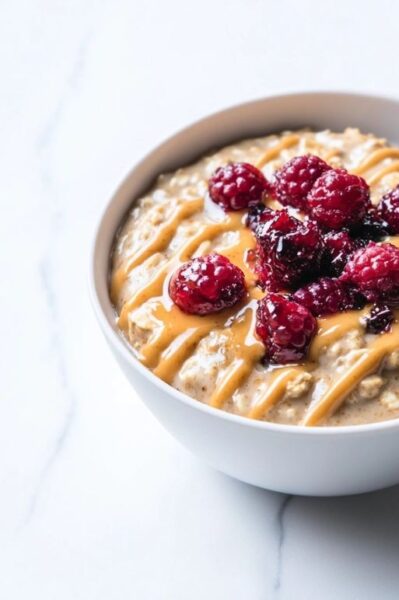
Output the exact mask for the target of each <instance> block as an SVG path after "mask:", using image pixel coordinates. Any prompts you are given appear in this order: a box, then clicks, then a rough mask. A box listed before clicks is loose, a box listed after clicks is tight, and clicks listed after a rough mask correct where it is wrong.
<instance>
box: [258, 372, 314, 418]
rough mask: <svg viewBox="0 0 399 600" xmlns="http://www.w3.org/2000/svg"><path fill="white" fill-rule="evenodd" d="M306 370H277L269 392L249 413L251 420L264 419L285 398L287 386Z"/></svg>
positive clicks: (269, 384) (270, 383)
mask: <svg viewBox="0 0 399 600" xmlns="http://www.w3.org/2000/svg"><path fill="white" fill-rule="evenodd" d="M305 370H306V369H305V368H304V367H283V368H280V369H276V370H275V371H274V373H273V374H272V376H271V380H270V382H269V383H268V387H267V390H266V391H265V393H264V394H263V395H262V397H261V399H260V401H259V402H257V404H256V405H255V406H253V407H252V408H251V410H250V411H249V413H248V415H247V416H248V417H249V418H250V419H263V418H264V417H265V416H266V415H267V413H268V411H269V410H270V409H271V408H273V406H275V405H276V404H277V403H278V402H279V401H280V400H281V398H282V397H283V396H284V394H285V392H286V389H287V384H288V383H289V382H290V381H292V380H293V379H295V377H298V375H300V374H301V373H303V372H304V371H305Z"/></svg>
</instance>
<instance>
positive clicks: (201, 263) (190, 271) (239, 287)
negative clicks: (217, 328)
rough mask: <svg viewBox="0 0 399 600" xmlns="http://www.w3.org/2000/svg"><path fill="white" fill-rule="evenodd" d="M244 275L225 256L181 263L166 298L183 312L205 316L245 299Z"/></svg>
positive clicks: (210, 256) (199, 258) (174, 274)
mask: <svg viewBox="0 0 399 600" xmlns="http://www.w3.org/2000/svg"><path fill="white" fill-rule="evenodd" d="M245 290H246V288H245V279H244V273H243V272H242V271H241V269H239V268H238V267H236V266H235V265H233V263H231V262H230V261H229V259H228V258H226V257H225V256H221V255H220V254H216V253H215V254H208V256H200V257H198V258H193V259H192V260H190V261H189V262H186V263H184V264H183V265H182V266H181V267H179V268H178V269H177V270H176V271H175V272H174V273H173V275H172V277H171V280H170V283H169V295H170V297H171V298H172V300H173V302H174V303H175V304H177V306H178V307H179V308H181V310H182V311H183V312H186V313H190V314H195V315H207V314H210V313H214V312H218V311H219V310H223V309H224V308H229V307H231V306H233V305H234V304H236V303H237V302H239V301H240V300H241V299H242V298H243V296H244V295H245Z"/></svg>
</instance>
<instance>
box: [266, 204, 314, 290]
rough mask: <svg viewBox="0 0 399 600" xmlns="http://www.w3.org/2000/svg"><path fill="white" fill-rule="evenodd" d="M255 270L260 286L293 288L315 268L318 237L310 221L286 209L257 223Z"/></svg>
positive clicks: (304, 280)
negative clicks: (299, 218) (293, 215)
mask: <svg viewBox="0 0 399 600" xmlns="http://www.w3.org/2000/svg"><path fill="white" fill-rule="evenodd" d="M255 237H256V239H257V242H258V244H257V261H256V268H255V270H256V272H257V273H258V276H259V282H260V284H261V286H262V287H264V288H265V289H266V288H267V289H270V290H279V289H282V288H295V287H296V286H297V285H300V284H301V283H303V282H306V281H307V280H309V278H310V276H311V275H312V276H314V274H315V273H317V272H318V269H319V265H320V259H321V251H322V240H321V236H320V231H319V229H318V227H317V225H316V224H315V223H312V222H311V221H307V220H306V221H304V222H302V221H299V220H298V219H295V217H292V216H291V215H289V214H288V212H287V211H286V210H280V211H277V212H276V213H275V216H274V217H273V218H272V219H269V220H268V221H266V222H264V223H259V225H258V226H257V227H256V229H255Z"/></svg>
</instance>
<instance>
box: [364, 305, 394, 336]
mask: <svg viewBox="0 0 399 600" xmlns="http://www.w3.org/2000/svg"><path fill="white" fill-rule="evenodd" d="M394 318H395V317H394V314H393V312H392V310H391V309H390V308H389V306H387V305H386V304H374V306H373V307H372V309H371V311H370V314H369V315H368V316H367V317H366V319H365V325H366V331H367V333H383V332H386V331H389V330H390V328H391V325H392V323H393V321H394Z"/></svg>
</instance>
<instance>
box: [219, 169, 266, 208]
mask: <svg viewBox="0 0 399 600" xmlns="http://www.w3.org/2000/svg"><path fill="white" fill-rule="evenodd" d="M269 189H270V184H269V182H268V181H267V179H266V177H265V176H264V175H263V173H262V172H261V171H259V169H257V168H256V167H254V166H253V165H250V164H249V163H244V162H237V163H229V164H227V165H226V166H224V167H219V168H218V169H216V171H215V172H214V174H213V175H212V177H211V178H210V180H209V195H210V197H211V198H212V200H213V201H214V202H215V203H216V204H219V205H220V206H221V207H222V208H223V210H224V211H226V212H228V211H231V210H242V209H244V208H248V207H249V206H253V205H254V204H258V203H259V202H260V200H261V199H262V196H263V194H264V193H265V191H266V190H269Z"/></svg>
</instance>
